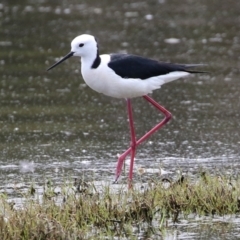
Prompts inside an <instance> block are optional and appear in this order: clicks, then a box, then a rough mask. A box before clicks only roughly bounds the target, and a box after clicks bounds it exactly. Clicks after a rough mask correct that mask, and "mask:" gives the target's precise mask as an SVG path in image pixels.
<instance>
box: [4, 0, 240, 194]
mask: <svg viewBox="0 0 240 240" xmlns="http://www.w3.org/2000/svg"><path fill="white" fill-rule="evenodd" d="M176 6H177V7H176ZM239 9H240V2H238V1H233V0H230V1H223V0H220V1H207V0H204V1H201V2H199V1H195V0H188V1H182V2H181V3H180V2H179V1H177V0H173V1H164V0H163V1H162V0H159V1H155V0H154V1H153V0H151V1H142V2H132V1H120V2H114V3H113V2H112V1H107V0H105V1H91V2H87V1H71V2H70V3H69V1H64V0H61V1H47V0H39V1H32V0H25V1H21V3H20V2H19V1H16V0H11V1H3V2H1V3H0V20H1V21H0V26H1V28H0V33H1V34H0V73H1V74H0V101H1V115H0V128H1V131H0V149H1V151H0V180H1V181H0V182H1V189H2V190H1V191H7V192H9V193H10V192H12V191H13V190H12V187H11V188H9V184H10V185H11V186H13V185H14V184H16V183H19V182H23V183H24V186H28V185H29V184H31V183H32V182H36V183H37V184H39V185H40V186H41V185H43V184H44V182H45V181H46V179H49V178H51V179H52V181H54V182H55V183H56V184H57V183H61V182H62V181H64V179H66V178H67V177H68V176H71V177H78V178H80V177H83V176H84V177H85V178H87V179H94V180H96V179H97V180H105V181H112V180H113V179H114V171H115V166H116V160H117V154H120V153H122V152H123V151H124V150H125V149H127V148H128V146H129V141H130V139H129V138H130V136H129V129H128V122H127V114H126V103H125V101H124V100H119V99H112V98H109V97H106V96H103V95H101V94H98V93H95V92H94V91H92V90H91V89H90V88H88V87H87V86H86V85H85V83H84V82H83V80H82V77H81V75H80V63H79V60H78V59H74V58H72V59H69V60H68V61H67V62H65V63H63V64H61V65H60V66H58V67H57V68H55V69H54V70H52V71H50V72H46V69H47V68H48V67H49V66H50V65H51V64H53V63H54V62H55V61H56V60H58V58H59V57H61V56H63V55H65V54H67V53H68V52H69V51H70V42H71V40H72V39H73V38H74V37H75V36H77V35H80V34H82V33H89V34H93V35H94V36H96V38H97V39H98V42H99V46H100V52H101V53H110V52H127V53H133V54H139V55H143V56H146V57H151V58H154V59H159V60H161V61H170V62H176V63H205V64H208V66H206V68H205V69H206V70H207V71H208V72H209V73H206V74H199V75H193V76H191V77H189V78H186V79H181V80H177V81H175V82H172V83H169V84H167V85H165V86H163V87H162V88H161V89H160V90H157V91H155V92H154V93H153V94H152V97H153V98H154V99H156V100H157V101H158V102H159V103H161V104H162V105H163V106H165V107H166V108H167V109H168V110H170V111H171V112H172V114H173V119H172V120H171V122H170V123H169V124H167V126H165V127H164V128H163V129H162V130H160V131H159V132H158V133H156V134H155V135H154V136H152V137H151V138H150V139H149V141H147V142H146V143H144V144H142V145H141V146H140V147H139V148H138V150H137V156H136V170H137V169H139V168H144V169H146V170H147V171H146V172H147V173H146V174H145V175H146V177H147V178H146V179H148V178H158V177H159V175H160V172H156V171H153V170H155V169H160V168H163V169H164V170H165V171H170V172H171V173H172V175H173V177H174V176H175V175H176V172H177V171H178V170H181V171H183V172H184V173H185V174H186V173H187V174H189V175H193V176H194V174H196V173H198V172H199V170H201V169H204V170H207V171H210V172H219V173H224V174H228V175H234V176H237V175H238V171H239V167H240V157H239V145H240V135H239V126H240V124H239V119H240V116H239V109H240V98H239V90H240V81H239V67H240V59H239V56H240V27H239V26H240V17H239ZM133 106H134V117H135V122H136V132H137V135H138V136H139V137H140V136H141V135H142V134H144V133H145V132H146V131H147V130H148V129H150V128H151V127H152V126H153V125H154V124H156V123H157V122H159V121H160V120H161V119H162V117H163V116H161V115H159V114H158V113H157V112H156V110H155V109H152V108H151V107H149V105H148V103H146V102H145V101H144V100H143V99H141V98H137V99H133ZM126 174H127V171H126ZM139 178H141V179H142V176H139V175H138V174H135V181H138V180H139ZM122 181H123V182H125V175H124V174H123V178H122ZM12 184H13V185H12Z"/></svg>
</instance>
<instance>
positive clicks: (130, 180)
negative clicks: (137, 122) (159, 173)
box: [127, 99, 136, 188]
mask: <svg viewBox="0 0 240 240" xmlns="http://www.w3.org/2000/svg"><path fill="white" fill-rule="evenodd" d="M127 109H128V118H129V126H130V133H131V147H130V149H131V162H130V169H129V177H128V186H129V188H131V186H132V177H133V164H134V158H135V153H136V136H135V130H134V124H133V113H132V104H131V100H130V99H127Z"/></svg>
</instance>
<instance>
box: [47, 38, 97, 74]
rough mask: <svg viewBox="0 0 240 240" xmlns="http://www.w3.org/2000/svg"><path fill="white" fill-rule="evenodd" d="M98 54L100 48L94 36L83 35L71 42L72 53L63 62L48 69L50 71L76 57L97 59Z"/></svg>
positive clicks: (60, 61)
mask: <svg viewBox="0 0 240 240" xmlns="http://www.w3.org/2000/svg"><path fill="white" fill-rule="evenodd" d="M97 54H98V46H97V41H96V39H95V38H94V36H92V35H88V34H82V35H80V36H77V37H75V38H74V39H73V40H72V42H71V52H70V53H68V54H67V55H66V56H65V57H63V58H62V59H61V60H59V61H58V62H56V63H55V64H53V65H52V66H51V67H50V68H48V69H47V71H48V70H50V69H52V68H54V67H56V66H57V65H58V64H60V63H62V62H63V61H65V60H66V59H68V58H70V57H72V56H76V57H82V58H87V57H89V58H92V59H94V58H96V55H97Z"/></svg>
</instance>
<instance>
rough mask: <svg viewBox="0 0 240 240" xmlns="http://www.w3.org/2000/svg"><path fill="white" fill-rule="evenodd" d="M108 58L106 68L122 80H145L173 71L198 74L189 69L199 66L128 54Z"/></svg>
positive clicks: (113, 55) (112, 55)
mask: <svg viewBox="0 0 240 240" xmlns="http://www.w3.org/2000/svg"><path fill="white" fill-rule="evenodd" d="M110 56H111V60H110V62H109V63H108V66H109V67H110V68H111V69H113V71H114V72H115V73H116V74H117V75H119V76H121V77H122V78H139V79H147V78H150V77H156V76H160V75H165V74H168V73H170V72H174V71H184V72H189V73H200V72H198V71H191V70H189V68H193V67H196V66H199V65H201V64H190V65H182V64H172V63H162V62H159V61H156V60H153V59H148V58H144V57H141V56H137V55H129V54H110Z"/></svg>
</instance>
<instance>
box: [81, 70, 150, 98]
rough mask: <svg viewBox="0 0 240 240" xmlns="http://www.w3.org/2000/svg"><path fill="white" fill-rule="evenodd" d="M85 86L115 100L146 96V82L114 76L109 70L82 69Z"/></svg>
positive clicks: (147, 91)
mask: <svg viewBox="0 0 240 240" xmlns="http://www.w3.org/2000/svg"><path fill="white" fill-rule="evenodd" d="M82 75H83V79H84V81H85V82H86V84H87V85H88V86H89V87H90V88H92V89H93V90H95V91H96V92H99V93H103V94H105V95H107V96H110V97H115V98H133V97H139V96H143V95H146V94H148V93H149V92H151V91H149V90H148V89H147V88H146V83H147V82H146V81H144V80H140V79H125V78H121V77H119V76H118V75H116V74H115V72H114V71H112V70H111V69H109V68H105V69H103V67H102V68H101V67H100V68H97V69H91V70H88V71H84V70H83V69H82Z"/></svg>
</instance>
